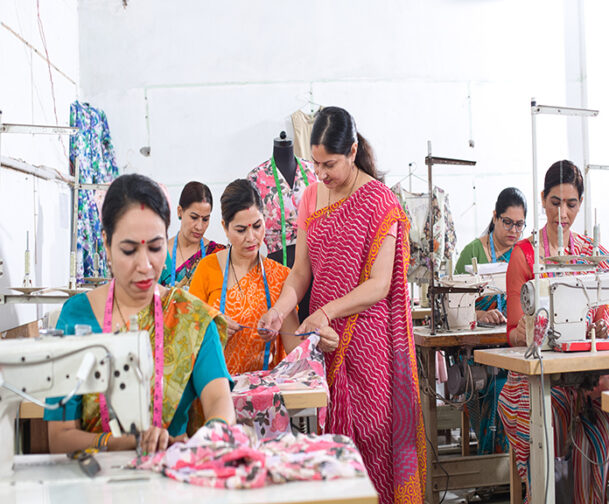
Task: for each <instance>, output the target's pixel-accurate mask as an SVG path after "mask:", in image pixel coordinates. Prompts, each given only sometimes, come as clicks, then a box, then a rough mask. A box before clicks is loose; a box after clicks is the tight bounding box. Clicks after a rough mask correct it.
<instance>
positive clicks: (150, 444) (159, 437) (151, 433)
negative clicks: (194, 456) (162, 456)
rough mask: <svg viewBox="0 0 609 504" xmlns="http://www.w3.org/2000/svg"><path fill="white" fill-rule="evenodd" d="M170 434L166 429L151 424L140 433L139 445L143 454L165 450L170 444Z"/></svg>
mask: <svg viewBox="0 0 609 504" xmlns="http://www.w3.org/2000/svg"><path fill="white" fill-rule="evenodd" d="M170 438H171V437H170V436H169V432H168V431H167V429H161V428H160V427H155V426H152V427H150V428H149V429H148V430H147V431H146V432H144V433H143V434H142V439H141V440H140V445H141V447H142V452H143V453H144V454H151V453H155V452H157V451H161V450H166V449H167V447H168V446H169V444H170Z"/></svg>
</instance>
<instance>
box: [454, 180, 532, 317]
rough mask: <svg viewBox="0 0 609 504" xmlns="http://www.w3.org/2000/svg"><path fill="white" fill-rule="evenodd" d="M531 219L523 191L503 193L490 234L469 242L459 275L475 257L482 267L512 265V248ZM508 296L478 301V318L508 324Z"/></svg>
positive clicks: (457, 269) (496, 206) (460, 260)
mask: <svg viewBox="0 0 609 504" xmlns="http://www.w3.org/2000/svg"><path fill="white" fill-rule="evenodd" d="M526 217H527V201H526V199H525V197H524V194H522V191H520V189H516V188H515V187H508V188H506V189H504V190H503V191H501V192H500V193H499V196H498V198H497V202H496V203H495V210H494V211H493V218H492V219H491V222H490V224H489V226H488V233H487V234H485V235H483V236H482V237H480V238H476V239H475V240H474V241H472V242H470V243H468V244H467V245H466V246H465V247H464V249H463V251H462V252H461V255H460V256H459V260H458V261H457V266H456V268H455V273H457V274H459V273H465V266H466V265H468V264H471V263H472V259H473V258H474V257H475V258H476V259H477V260H478V264H487V263H494V262H509V261H510V256H511V255H512V249H513V248H514V245H515V244H516V242H517V241H518V240H519V239H520V235H521V234H522V231H523V230H524V227H525V219H526ZM506 310H507V308H506V300H505V295H497V296H484V297H481V298H478V300H477V301H476V318H477V320H478V322H483V323H487V324H504V323H505V322H506V316H507V311H506Z"/></svg>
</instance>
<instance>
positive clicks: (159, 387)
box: [99, 279, 165, 432]
mask: <svg viewBox="0 0 609 504" xmlns="http://www.w3.org/2000/svg"><path fill="white" fill-rule="evenodd" d="M114 284H115V281H114V279H112V281H111V282H110V285H109V288H108V297H107V299H106V308H105V310H104V327H103V330H104V332H105V333H111V332H112V311H113V310H114ZM164 364H165V338H164V328H163V304H162V302H161V294H160V292H159V286H158V285H156V286H155V288H154V402H153V425H155V426H156V427H162V426H163V367H164ZM99 411H100V416H101V422H102V428H103V430H104V432H110V413H109V409H108V403H107V401H106V396H105V395H104V394H100V395H99Z"/></svg>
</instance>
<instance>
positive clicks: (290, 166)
mask: <svg viewBox="0 0 609 504" xmlns="http://www.w3.org/2000/svg"><path fill="white" fill-rule="evenodd" d="M273 158H274V159H275V165H276V166H277V169H278V170H279V171H280V172H281V174H282V175H283V178H284V179H285V180H286V182H287V183H288V185H289V186H290V187H294V177H296V167H297V163H296V158H295V157H294V143H293V142H292V139H291V138H288V136H287V135H286V133H285V131H282V132H281V133H280V134H279V137H278V138H275V141H274V142H273Z"/></svg>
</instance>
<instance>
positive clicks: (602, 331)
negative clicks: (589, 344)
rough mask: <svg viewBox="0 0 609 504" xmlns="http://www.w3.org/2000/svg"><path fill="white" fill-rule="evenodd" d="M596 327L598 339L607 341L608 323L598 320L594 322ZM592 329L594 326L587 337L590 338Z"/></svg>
mask: <svg viewBox="0 0 609 504" xmlns="http://www.w3.org/2000/svg"><path fill="white" fill-rule="evenodd" d="M594 327H595V328H596V337H597V338H599V339H606V338H607V333H608V331H607V322H605V320H604V319H600V320H597V321H596V322H594ZM591 329H592V326H590V329H588V334H587V337H588V338H590V330H591Z"/></svg>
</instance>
